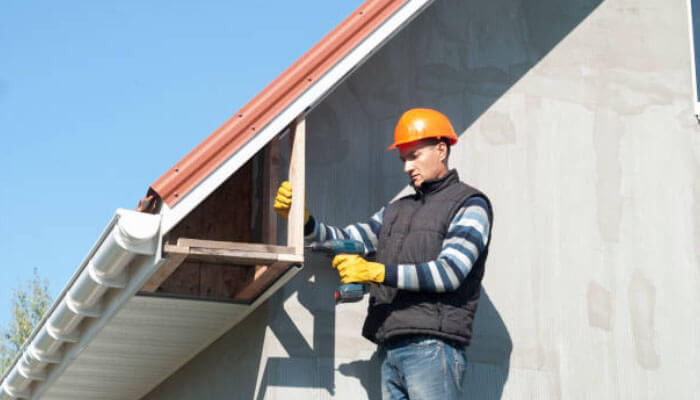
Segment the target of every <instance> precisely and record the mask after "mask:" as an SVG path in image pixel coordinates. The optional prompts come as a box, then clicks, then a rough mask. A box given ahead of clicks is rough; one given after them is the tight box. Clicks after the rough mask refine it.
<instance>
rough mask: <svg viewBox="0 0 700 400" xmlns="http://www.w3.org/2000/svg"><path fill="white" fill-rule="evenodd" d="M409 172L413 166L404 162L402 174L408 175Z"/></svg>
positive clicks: (408, 162)
mask: <svg viewBox="0 0 700 400" xmlns="http://www.w3.org/2000/svg"><path fill="white" fill-rule="evenodd" d="M411 170H413V164H412V163H411V162H410V161H404V162H403V172H405V173H407V174H409V175H410V174H411Z"/></svg>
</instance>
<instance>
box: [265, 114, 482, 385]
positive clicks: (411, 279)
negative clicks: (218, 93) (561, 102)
mask: <svg viewBox="0 0 700 400" xmlns="http://www.w3.org/2000/svg"><path fill="white" fill-rule="evenodd" d="M456 142H457V135H455V132H454V129H453V128H452V125H451V124H450V121H449V120H448V119H447V117H445V116H444V115H443V114H441V113H439V112H437V111H435V110H430V109H412V110H409V111H407V112H406V113H404V114H403V115H402V116H401V118H400V119H399V122H398V124H397V126H396V129H395V131H394V144H393V145H392V146H391V147H389V149H388V150H391V149H394V148H398V150H399V156H400V157H401V160H402V161H403V163H404V172H405V173H406V174H407V175H408V176H409V178H410V179H411V185H412V186H413V188H414V189H415V194H412V195H409V196H405V197H403V198H400V199H398V200H396V201H395V202H393V203H391V204H388V205H387V206H385V207H383V208H382V209H381V210H379V212H377V213H376V214H374V216H372V218H371V219H370V220H369V222H367V223H358V224H353V225H350V226H348V227H346V228H344V229H340V228H337V227H333V226H330V225H326V224H324V223H321V222H318V221H316V220H315V219H314V218H313V217H312V216H310V215H309V214H308V211H307V212H306V225H305V228H304V229H305V233H306V238H307V239H308V240H327V239H335V238H352V239H356V240H360V241H362V242H363V243H364V244H365V248H366V249H367V251H366V253H367V254H366V255H371V254H374V255H375V258H376V262H371V261H367V260H366V259H365V258H363V257H361V256H359V255H348V254H341V255H338V256H336V257H335V258H334V259H333V267H334V268H336V269H337V270H338V273H339V274H340V277H341V282H342V283H350V282H359V283H369V284H372V285H371V288H370V299H369V308H368V312H367V318H366V320H365V324H364V327H363V329H362V334H363V336H365V337H366V338H367V339H369V340H371V341H372V342H375V343H377V344H378V345H379V347H378V352H379V357H380V360H381V376H382V394H383V398H384V399H459V398H462V395H463V391H464V387H463V384H464V378H465V376H464V375H465V368H466V365H465V364H466V356H465V352H464V348H465V347H466V346H467V345H468V344H469V340H470V338H471V333H472V322H473V319H474V314H475V312H476V307H477V302H478V299H479V293H480V287H481V279H482V277H483V274H484V264H485V261H486V257H487V255H488V243H489V236H490V233H491V221H492V212H491V205H490V202H489V200H488V199H487V197H486V196H485V195H484V194H483V193H481V192H480V191H478V190H477V189H474V188H472V187H471V186H468V185H466V184H464V183H462V182H460V181H459V177H458V175H457V171H456V170H450V169H449V168H448V157H449V153H450V146H451V145H454V144H455V143H456ZM291 189H292V188H291V186H290V185H289V183H288V182H284V183H283V184H282V185H281V186H280V188H279V190H278V194H277V197H276V198H275V205H274V207H275V209H276V210H277V212H278V213H280V214H281V215H283V216H285V217H286V215H287V214H288V212H289V206H290V205H291V201H292V190H291Z"/></svg>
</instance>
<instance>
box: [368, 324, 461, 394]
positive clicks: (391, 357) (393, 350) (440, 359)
mask: <svg viewBox="0 0 700 400" xmlns="http://www.w3.org/2000/svg"><path fill="white" fill-rule="evenodd" d="M379 360H380V362H381V366H382V367H381V370H382V398H383V399H384V400H399V399H411V400H432V399H439V400H452V399H461V398H462V395H463V392H464V376H465V372H466V364H467V356H466V354H465V351H464V348H463V347H461V346H458V345H454V344H451V343H449V342H446V341H443V340H441V339H438V338H435V337H432V336H426V335H417V336H410V337H406V338H400V339H398V340H395V341H392V342H391V343H389V344H386V345H382V346H379Z"/></svg>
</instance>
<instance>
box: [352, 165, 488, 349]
mask: <svg viewBox="0 0 700 400" xmlns="http://www.w3.org/2000/svg"><path fill="white" fill-rule="evenodd" d="M472 196H482V197H483V198H484V199H486V201H487V203H489V200H488V198H487V197H486V196H485V195H484V194H483V193H481V192H480V191H478V190H477V189H474V188H472V187H471V186H469V185H466V184H464V183H462V182H460V181H459V176H458V175H457V171H456V170H451V171H450V172H449V173H448V174H447V175H446V176H445V177H444V178H442V179H438V180H431V181H425V182H423V184H422V185H421V190H418V191H417V193H416V194H414V195H410V196H406V197H403V198H401V199H399V200H397V201H395V202H394V203H392V204H391V205H390V206H389V207H388V209H387V210H386V211H385V212H384V219H383V223H382V228H381V230H380V232H379V243H378V246H377V253H376V260H377V262H380V263H383V264H404V263H410V264H416V263H421V262H426V261H430V260H435V259H437V257H438V255H439V254H440V250H441V249H442V242H443V239H444V237H445V234H446V233H447V228H448V226H449V224H450V221H452V218H453V217H454V215H455V214H456V212H457V210H458V209H459V207H460V206H461V205H462V204H463V203H464V202H465V201H466V200H467V199H468V198H470V197H472ZM489 208H491V207H490V203H489ZM489 213H491V210H489ZM489 217H490V219H491V220H493V217H492V215H491V214H490V215H489ZM489 243H490V240H489ZM487 256H488V245H487V246H486V248H485V249H484V250H483V251H482V252H481V254H480V256H479V258H478V259H477V260H476V262H475V263H474V265H473V266H472V269H471V271H470V272H469V274H468V275H467V277H466V279H464V281H462V285H461V286H460V287H459V288H458V289H457V290H455V291H453V292H445V293H421V292H412V291H406V290H398V289H396V288H392V287H388V286H384V285H379V286H375V285H372V287H371V288H370V300H369V309H368V313H367V319H366V320H365V324H364V327H363V328H362V334H363V336H365V337H366V338H367V339H369V340H371V341H373V342H375V343H380V344H381V343H384V342H386V341H387V340H389V339H392V338H396V337H399V336H405V335H416V334H422V335H432V336H438V337H441V338H444V339H448V340H452V341H456V342H458V343H460V344H464V345H467V344H469V340H470V338H471V334H472V322H473V320H474V313H475V312H476V306H477V303H478V300H479V294H480V288H481V279H482V278H483V276H484V264H485V262H486V257H487Z"/></svg>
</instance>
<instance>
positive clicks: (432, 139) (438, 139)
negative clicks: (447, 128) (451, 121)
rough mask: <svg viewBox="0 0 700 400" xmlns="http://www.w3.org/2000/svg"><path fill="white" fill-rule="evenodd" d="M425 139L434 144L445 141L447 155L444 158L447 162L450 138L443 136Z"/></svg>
mask: <svg viewBox="0 0 700 400" xmlns="http://www.w3.org/2000/svg"><path fill="white" fill-rule="evenodd" d="M425 140H427V141H429V142H430V144H432V145H436V144H438V143H440V142H443V143H445V146H447V157H446V158H445V162H447V160H449V159H450V147H451V146H450V139H448V138H444V137H443V138H428V139H425Z"/></svg>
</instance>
